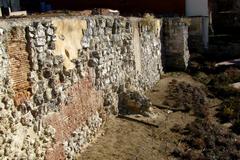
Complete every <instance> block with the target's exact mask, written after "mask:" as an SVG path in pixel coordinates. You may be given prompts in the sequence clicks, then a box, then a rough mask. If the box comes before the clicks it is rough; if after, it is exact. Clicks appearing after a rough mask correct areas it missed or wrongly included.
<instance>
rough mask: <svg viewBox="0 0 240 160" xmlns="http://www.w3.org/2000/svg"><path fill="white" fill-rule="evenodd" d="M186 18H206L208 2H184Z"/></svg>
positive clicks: (190, 0) (193, 0) (189, 0)
mask: <svg viewBox="0 0 240 160" xmlns="http://www.w3.org/2000/svg"><path fill="white" fill-rule="evenodd" d="M186 16H208V0H186Z"/></svg>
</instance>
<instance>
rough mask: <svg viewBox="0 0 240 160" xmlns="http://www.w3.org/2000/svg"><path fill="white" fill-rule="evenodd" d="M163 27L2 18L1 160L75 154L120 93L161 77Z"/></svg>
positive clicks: (122, 21)
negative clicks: (3, 19)
mask: <svg viewBox="0 0 240 160" xmlns="http://www.w3.org/2000/svg"><path fill="white" fill-rule="evenodd" d="M161 30H162V20H161V19H151V20H148V21H147V23H146V20H144V19H141V18H123V17H104V16H92V17H54V18H42V19H30V18H25V19H9V20H5V21H2V22H0V65H1V67H0V70H1V74H0V82H1V83H0V146H1V147H0V159H19V158H23V159H24V158H25V159H44V158H46V159H58V160H59V159H73V158H74V156H75V155H76V153H78V152H81V151H82V150H83V149H84V148H85V147H86V146H87V144H89V143H90V142H91V141H92V140H93V139H94V137H96V136H97V133H98V131H99V129H100V128H101V126H102V125H103V124H104V122H105V120H106V117H107V116H108V115H109V114H118V111H119V108H118V100H119V93H121V92H123V91H125V90H127V89H129V90H132V91H136V92H140V93H142V92H144V90H147V89H149V88H151V87H152V86H153V85H154V84H155V83H156V82H157V81H158V80H159V79H160V75H161V72H162V70H163V67H162V54H161V48H162V42H161ZM178 31H180V32H182V30H178ZM182 35H185V33H182V34H181V36H182ZM179 40H180V41H182V40H184V39H179ZM184 42H185V40H184ZM177 43H178V45H182V44H183V43H181V42H177ZM172 45H174V43H172ZM184 47H185V46H184V45H182V47H181V46H179V47H178V48H180V50H182V49H183V48H184ZM182 57H183V56H182Z"/></svg>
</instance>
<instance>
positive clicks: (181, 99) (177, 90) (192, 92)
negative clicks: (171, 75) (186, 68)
mask: <svg viewBox="0 0 240 160" xmlns="http://www.w3.org/2000/svg"><path fill="white" fill-rule="evenodd" d="M168 88H169V90H168V95H167V97H166V100H165V101H164V103H163V104H164V105H167V106H170V107H171V108H174V109H176V108H178V109H181V110H182V111H185V112H188V111H193V112H194V113H195V114H196V116H200V117H205V116H206V114H207V113H206V112H205V111H206V109H205V108H206V106H207V104H208V98H207V96H208V95H207V91H206V89H205V88H203V87H196V86H192V85H191V84H189V83H186V82H178V81H177V80H172V81H171V82H170V83H169V86H168Z"/></svg>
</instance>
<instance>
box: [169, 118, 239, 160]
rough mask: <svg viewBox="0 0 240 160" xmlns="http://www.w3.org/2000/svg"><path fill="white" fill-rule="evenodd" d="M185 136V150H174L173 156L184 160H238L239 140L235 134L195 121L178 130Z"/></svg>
mask: <svg viewBox="0 0 240 160" xmlns="http://www.w3.org/2000/svg"><path fill="white" fill-rule="evenodd" d="M179 132H181V134H184V135H185V138H184V139H183V142H184V143H185V144H186V148H184V149H179V148H176V149H175V150H174V151H173V153H172V154H173V155H174V156H175V157H178V158H179V159H184V160H238V159H240V152H239V150H240V139H239V137H237V136H236V135H235V134H231V133H229V132H228V131H226V130H224V129H222V128H220V127H219V126H217V125H214V124H212V123H211V122H209V121H208V120H206V119H197V120H195V121H194V122H192V123H191V124H188V125H187V126H186V127H185V128H184V129H182V130H180V131H179Z"/></svg>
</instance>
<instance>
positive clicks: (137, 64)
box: [132, 21, 141, 73]
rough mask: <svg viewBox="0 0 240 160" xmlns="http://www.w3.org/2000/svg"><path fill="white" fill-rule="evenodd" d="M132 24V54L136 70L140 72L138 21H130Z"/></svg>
mask: <svg viewBox="0 0 240 160" xmlns="http://www.w3.org/2000/svg"><path fill="white" fill-rule="evenodd" d="M132 25H133V48H134V49H133V52H134V53H133V54H134V55H135V67H136V71H137V72H139V73H141V46H140V35H139V28H138V23H137V22H136V21H133V22H132Z"/></svg>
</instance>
